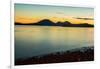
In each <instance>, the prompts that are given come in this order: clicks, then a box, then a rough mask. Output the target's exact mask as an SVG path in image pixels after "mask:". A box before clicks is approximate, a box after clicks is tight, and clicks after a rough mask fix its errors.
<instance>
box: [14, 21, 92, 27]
mask: <svg viewBox="0 0 100 69" xmlns="http://www.w3.org/2000/svg"><path fill="white" fill-rule="evenodd" d="M15 25H39V26H62V27H94V25H91V24H88V23H80V24H73V23H71V22H69V21H65V22H60V21H59V22H57V23H54V22H53V21H51V20H49V19H43V20H41V21H39V22H37V23H27V24H24V23H19V22H15Z"/></svg>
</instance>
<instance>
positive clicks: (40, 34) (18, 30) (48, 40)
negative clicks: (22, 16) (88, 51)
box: [15, 25, 94, 59]
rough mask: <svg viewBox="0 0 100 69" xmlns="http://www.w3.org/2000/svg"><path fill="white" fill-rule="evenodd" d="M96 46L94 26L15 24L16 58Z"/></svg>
mask: <svg viewBox="0 0 100 69" xmlns="http://www.w3.org/2000/svg"><path fill="white" fill-rule="evenodd" d="M91 46H94V28H83V27H59V26H27V25H16V26H15V59H19V58H30V57H33V56H40V55H44V54H48V53H54V52H59V51H61V52H62V51H67V50H70V49H75V48H81V47H91Z"/></svg>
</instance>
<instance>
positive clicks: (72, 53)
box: [15, 47, 94, 65]
mask: <svg viewBox="0 0 100 69" xmlns="http://www.w3.org/2000/svg"><path fill="white" fill-rule="evenodd" d="M93 60H94V48H93V47H83V48H80V49H73V50H68V51H65V52H55V53H50V54H46V55H42V56H34V57H31V58H27V59H16V60H15V65H29V64H47V63H61V62H80V61H93Z"/></svg>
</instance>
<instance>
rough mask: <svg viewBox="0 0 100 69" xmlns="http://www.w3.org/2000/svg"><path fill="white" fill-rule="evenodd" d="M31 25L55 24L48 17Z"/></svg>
mask: <svg viewBox="0 0 100 69" xmlns="http://www.w3.org/2000/svg"><path fill="white" fill-rule="evenodd" d="M33 25H42V26H56V24H55V23H54V22H52V21H50V20H48V19H44V20H41V21H39V22H38V23H33Z"/></svg>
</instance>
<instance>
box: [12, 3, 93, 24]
mask: <svg viewBox="0 0 100 69" xmlns="http://www.w3.org/2000/svg"><path fill="white" fill-rule="evenodd" d="M14 8H15V9H14V12H15V16H14V18H15V22H20V23H35V22H39V21H40V20H43V19H49V20H51V21H53V22H55V23H56V22H58V21H60V22H64V21H69V22H71V23H73V24H79V23H89V24H94V9H93V8H85V7H70V6H51V5H36V4H20V3H19V4H18V3H15V5H14Z"/></svg>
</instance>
